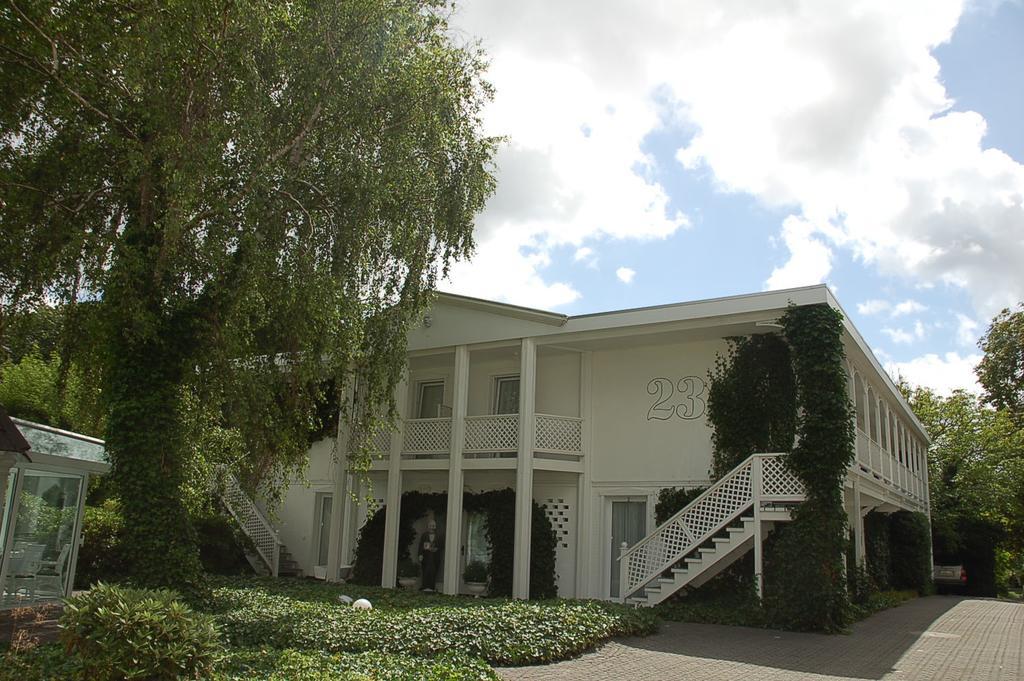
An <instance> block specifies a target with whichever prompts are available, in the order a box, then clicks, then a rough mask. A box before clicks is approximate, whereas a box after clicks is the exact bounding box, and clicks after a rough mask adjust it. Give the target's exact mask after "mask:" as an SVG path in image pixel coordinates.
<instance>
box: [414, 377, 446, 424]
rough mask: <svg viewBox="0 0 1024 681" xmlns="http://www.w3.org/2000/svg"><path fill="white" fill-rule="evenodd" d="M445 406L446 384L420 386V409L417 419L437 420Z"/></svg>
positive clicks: (424, 384)
mask: <svg viewBox="0 0 1024 681" xmlns="http://www.w3.org/2000/svg"><path fill="white" fill-rule="evenodd" d="M443 405H444V383H421V384H420V408H419V413H418V416H417V418H421V419H436V418H438V417H439V416H440V415H441V407H442V406H443Z"/></svg>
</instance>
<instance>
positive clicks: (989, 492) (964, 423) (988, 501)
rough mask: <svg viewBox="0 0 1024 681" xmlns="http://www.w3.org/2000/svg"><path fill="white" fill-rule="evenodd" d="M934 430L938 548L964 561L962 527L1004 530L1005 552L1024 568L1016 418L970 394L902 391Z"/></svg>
mask: <svg viewBox="0 0 1024 681" xmlns="http://www.w3.org/2000/svg"><path fill="white" fill-rule="evenodd" d="M900 387H901V389H902V390H903V392H904V394H905V395H906V396H907V399H908V401H909V402H910V405H911V407H912V408H913V410H914V413H915V414H917V416H918V418H919V419H920V420H921V423H922V424H923V425H924V426H925V428H926V429H927V430H928V433H929V435H930V436H931V439H932V446H931V449H930V450H929V452H928V476H929V488H930V489H929V492H930V495H931V504H932V507H931V512H932V513H931V515H932V526H933V533H934V535H935V544H936V546H935V548H936V550H937V551H938V552H940V553H944V554H949V555H954V556H955V555H957V554H959V553H960V552H961V549H962V548H963V547H962V546H961V544H962V542H963V540H964V539H965V538H964V537H963V536H961V535H962V532H961V528H963V527H966V526H977V525H978V522H979V521H983V522H987V523H991V524H993V525H995V526H998V527H999V528H1002V530H1003V532H1002V536H1003V545H1004V547H1005V548H1006V549H1007V550H1008V551H1009V552H1010V554H1011V555H1012V556H1013V557H1014V558H1013V561H1014V562H1015V563H1016V564H1017V565H1018V566H1020V565H1021V562H1020V561H1021V558H1022V552H1024V430H1021V429H1020V428H1018V427H1017V426H1016V425H1015V424H1014V422H1013V420H1012V419H1011V418H1010V416H1009V414H1008V413H1007V412H1006V411H1003V410H996V409H992V408H991V407H989V406H986V405H985V404H984V403H983V402H982V400H981V399H980V398H979V397H978V396H976V395H974V394H972V393H969V392H967V391H964V390H958V391H955V392H954V393H953V394H952V395H950V396H949V397H942V396H940V395H937V394H935V393H934V392H932V391H931V390H929V389H927V388H914V389H911V388H909V387H908V386H906V384H901V386H900Z"/></svg>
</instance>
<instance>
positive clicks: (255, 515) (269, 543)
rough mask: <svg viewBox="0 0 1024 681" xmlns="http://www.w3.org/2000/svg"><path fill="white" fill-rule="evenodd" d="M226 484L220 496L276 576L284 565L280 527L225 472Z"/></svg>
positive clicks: (224, 480) (236, 480) (271, 572)
mask: <svg viewBox="0 0 1024 681" xmlns="http://www.w3.org/2000/svg"><path fill="white" fill-rule="evenodd" d="M223 485H224V486H223V489H222V497H221V499H222V500H223V501H224V506H225V507H226V508H227V509H228V513H230V514H231V517H232V518H234V519H235V522H237V523H238V526H239V527H240V528H242V532H244V533H245V536H247V537H249V539H250V540H252V543H253V546H255V548H256V553H257V554H258V555H259V557H260V559H261V560H262V561H263V563H264V564H265V565H266V566H267V569H268V570H270V574H271V575H272V576H274V577H277V574H278V570H279V569H280V564H281V540H280V539H279V538H278V536H277V530H275V529H274V526H273V525H271V524H270V521H269V520H267V517H266V516H265V515H264V514H263V511H261V510H260V508H259V506H257V505H256V503H255V502H254V501H253V500H252V499H251V498H250V497H249V495H248V494H246V493H245V491H244V490H243V489H242V486H241V485H240V484H239V482H238V479H237V478H236V477H235V476H234V475H232V474H230V473H226V472H225V473H224V475H223Z"/></svg>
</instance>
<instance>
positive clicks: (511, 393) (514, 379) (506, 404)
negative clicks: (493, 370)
mask: <svg viewBox="0 0 1024 681" xmlns="http://www.w3.org/2000/svg"><path fill="white" fill-rule="evenodd" d="M494 413H495V414H518V413H519V377H518V376H499V377H498V378H496V379H494Z"/></svg>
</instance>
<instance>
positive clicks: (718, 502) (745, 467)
mask: <svg viewBox="0 0 1024 681" xmlns="http://www.w3.org/2000/svg"><path fill="white" fill-rule="evenodd" d="M755 470H756V471H757V472H759V473H760V478H761V481H762V484H761V485H760V486H759V487H758V489H756V490H755V485H754V480H755V477H757V476H755ZM801 495H802V486H800V483H799V481H798V480H796V478H795V477H794V476H793V474H792V473H790V472H789V471H788V470H787V469H786V468H785V466H784V465H783V464H782V461H781V460H780V459H779V458H778V456H777V455H774V454H757V455H754V456H751V457H750V458H749V459H747V460H746V461H744V462H743V463H741V464H740V465H739V466H737V467H736V468H734V469H732V470H731V471H730V472H729V473H728V474H727V475H725V477H723V478H722V479H721V480H719V481H718V482H716V483H715V484H714V485H712V486H711V487H709V488H708V489H707V490H706V491H704V493H703V494H701V495H700V496H699V497H697V498H696V499H694V500H693V501H692V502H691V503H690V504H688V505H687V506H686V507H684V508H683V509H682V510H681V511H679V512H678V513H676V514H675V515H674V516H672V517H671V518H669V519H668V520H667V521H665V522H664V523H663V524H662V525H661V526H660V527H658V528H657V529H656V530H654V532H652V533H651V534H649V535H647V536H646V537H644V538H643V539H642V540H640V541H639V542H637V543H636V544H634V545H633V546H632V547H630V548H629V549H627V550H626V551H624V552H623V553H622V555H621V556H620V558H619V560H620V561H621V567H620V571H619V574H620V582H619V586H620V589H619V594H620V596H621V597H622V598H623V599H626V598H628V597H629V596H630V595H632V594H633V593H635V592H637V591H638V590H640V589H641V588H643V587H644V586H645V585H646V584H647V583H648V582H650V581H651V580H653V579H654V578H656V577H658V576H659V575H661V573H663V572H664V571H665V570H667V569H669V568H670V567H672V566H673V565H675V564H676V563H678V562H679V561H680V560H682V559H683V557H685V556H686V554H687V553H689V552H690V551H692V550H693V549H694V548H696V547H698V546H700V545H701V544H703V543H704V542H706V541H707V540H708V539H709V538H711V537H712V536H713V535H714V534H716V533H718V532H720V531H721V530H722V529H723V528H725V527H726V526H727V525H728V524H729V523H731V522H733V521H734V520H735V519H736V518H738V517H739V516H740V515H741V514H742V513H743V512H744V511H746V510H747V509H750V508H751V507H752V506H753V504H754V502H755V500H756V499H759V498H760V497H762V496H763V497H769V498H777V497H787V498H793V499H794V500H795V499H799V498H801Z"/></svg>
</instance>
